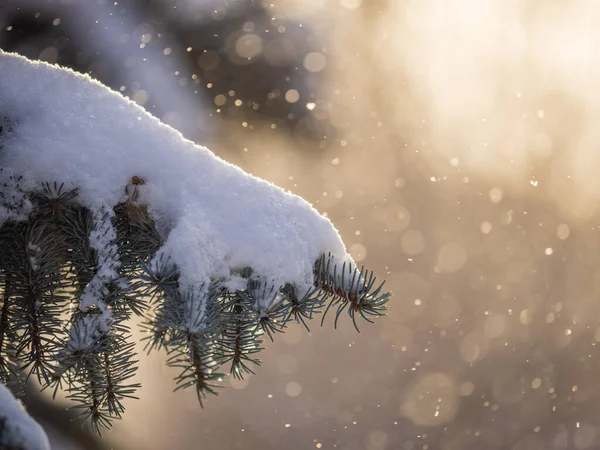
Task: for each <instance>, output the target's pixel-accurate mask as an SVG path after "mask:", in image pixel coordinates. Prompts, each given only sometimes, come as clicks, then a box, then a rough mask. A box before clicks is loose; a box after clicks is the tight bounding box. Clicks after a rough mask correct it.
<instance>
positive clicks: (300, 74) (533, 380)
mask: <svg viewBox="0 0 600 450" xmlns="http://www.w3.org/2000/svg"><path fill="white" fill-rule="evenodd" d="M598 23H600V3H598V2H597V1H596V0H578V1H577V2H571V1H566V0H487V1H482V0H455V1H452V2H450V1H447V0H264V1H260V0H230V1H227V0H128V1H108V0H1V1H0V48H2V49H4V50H7V51H14V52H18V53H20V54H22V55H25V56H27V57H29V58H32V59H40V60H44V61H48V62H51V63H57V64H60V65H63V66H68V67H72V68H73V69H75V70H77V71H80V72H84V73H88V74H90V75H91V76H92V77H94V78H97V79H98V80H100V81H101V82H103V83H105V84H107V85H108V86H110V87H111V88H113V89H115V90H117V91H120V92H122V93H123V95H125V96H127V97H129V98H131V99H132V100H133V101H135V102H137V103H139V104H140V105H142V106H143V107H144V108H146V109H147V110H148V111H149V112H151V113H152V114H154V115H156V116H157V117H159V118H160V119H162V120H163V121H164V122H166V123H168V124H170V125H171V126H173V127H175V128H176V129H178V130H180V131H181V132H182V134H183V135H184V136H185V137H187V138H189V139H191V140H193V141H195V142H197V143H199V144H202V145H206V146H208V147H209V148H210V149H211V150H212V151H214V152H215V153H216V154H217V155H218V156H220V157H222V158H223V159H225V160H227V161H230V162H232V163H235V164H238V165H240V166H241V167H242V168H243V169H245V170H246V171H248V172H251V173H253V174H255V175H257V176H260V177H262V178H265V179H267V180H270V181H273V182H274V183H276V184H278V185H279V186H281V187H283V188H286V189H289V190H291V191H293V192H294V193H297V194H299V195H301V196H303V197H304V198H306V199H307V200H309V201H310V202H311V203H313V204H314V205H315V207H316V208H317V209H318V210H319V211H320V212H321V213H323V214H326V215H327V216H328V217H329V218H331V220H332V221H333V223H334V224H335V226H336V227H337V228H338V230H339V231H340V233H341V235H342V237H343V239H344V241H345V242H346V245H347V247H348V250H349V252H350V253H351V254H352V255H353V257H354V258H355V260H356V261H357V262H359V263H360V264H365V265H366V266H367V267H369V268H371V269H373V270H375V271H376V273H377V274H379V276H380V277H381V278H382V279H387V286H388V287H389V288H390V289H392V290H393V291H394V296H393V298H392V300H391V302H390V310H389V314H388V316H386V317H384V318H382V319H380V320H379V321H378V322H377V324H375V325H369V326H367V324H364V326H362V328H361V333H360V334H357V333H356V331H355V330H354V329H353V327H352V325H351V324H350V323H349V322H347V321H342V324H341V326H340V327H339V329H338V330H337V331H334V330H333V326H332V320H331V318H329V320H326V325H325V326H324V327H323V328H321V327H319V324H318V322H317V321H315V323H314V324H313V326H312V327H311V331H312V332H311V333H310V334H308V333H306V331H305V330H304V329H302V328H300V327H297V326H291V327H290V328H289V330H288V332H287V333H286V334H284V335H279V336H277V340H276V342H275V343H273V344H270V345H269V346H268V348H267V349H266V350H265V351H264V352H263V353H262V355H261V356H262V359H263V361H264V364H263V366H262V367H260V368H258V369H257V371H256V372H257V373H256V375H255V376H251V377H249V378H248V379H246V380H245V381H243V382H240V381H236V380H233V379H230V378H227V379H225V380H224V381H223V383H222V384H223V386H224V389H223V390H222V392H221V394H220V395H219V396H218V397H212V398H209V399H208V400H207V401H206V404H205V409H201V408H200V407H199V405H198V403H197V401H196V398H195V395H194V394H193V393H192V392H178V393H176V394H173V393H172V392H171V391H172V388H173V383H172V381H171V379H172V377H173V376H174V373H173V372H172V371H170V370H169V369H168V368H166V367H165V365H164V355H162V354H152V355H150V357H148V358H146V357H142V358H141V361H140V365H141V373H140V376H139V379H140V381H141V382H142V383H143V388H142V389H141V391H140V393H139V395H140V398H141V399H140V400H138V401H130V402H128V412H127V414H126V416H125V419H124V420H123V421H121V422H119V423H116V424H115V427H114V429H113V430H112V431H110V432H107V433H105V437H104V440H102V441H92V440H90V438H89V437H87V436H86V435H85V432H84V431H81V429H80V427H79V426H78V425H77V423H74V422H72V421H71V419H70V417H69V414H68V412H67V411H66V410H65V408H66V407H67V406H68V404H66V403H61V402H54V403H48V402H47V401H46V400H45V398H44V397H43V396H40V395H30V396H29V397H27V399H26V403H27V404H29V405H30V410H31V411H32V412H33V413H34V414H36V415H37V416H38V418H40V420H41V421H42V422H43V423H44V424H46V425H47V427H48V429H49V430H50V431H49V432H50V433H51V434H52V436H53V440H54V448H56V449H78V448H90V449H96V448H98V449H99V448H113V449H117V450H129V449H132V450H134V449H148V450H162V449H182V450H187V449H190V450H192V449H259V448H260V449H281V448H285V449H291V450H294V449H310V448H317V449H341V450H358V449H366V450H384V449H402V450H428V449H430V450H434V449H442V450H462V449H464V450H470V449H514V450H538V449H539V450H546V449H552V448H557V449H592V448H599V447H600V408H598V404H599V402H600V383H599V378H600V354H599V352H598V349H597V347H598V345H597V344H598V342H600V302H599V301H598V297H599V296H600V267H598V264H597V261H598V252H599V251H600V228H599V223H600V222H599V218H600V216H599V211H598V199H599V198H598V197H599V195H600V177H599V176H598V173H599V171H600V147H599V145H600V126H598V124H597V121H598V118H599V117H600V48H599V47H600V31H598V30H599V29H598V26H597V24H598ZM0 76H1V74H0ZM199 176H202V174H199Z"/></svg>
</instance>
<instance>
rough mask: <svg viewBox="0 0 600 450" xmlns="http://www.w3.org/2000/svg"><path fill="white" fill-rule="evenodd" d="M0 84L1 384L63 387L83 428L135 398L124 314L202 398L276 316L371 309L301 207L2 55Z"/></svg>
mask: <svg viewBox="0 0 600 450" xmlns="http://www.w3.org/2000/svg"><path fill="white" fill-rule="evenodd" d="M0 74H1V75H0V118H2V125H1V127H2V128H1V130H0V171H1V172H0V182H2V183H3V189H2V192H1V196H0V225H1V228H0V231H1V232H0V274H1V276H2V288H3V297H4V299H3V307H2V317H1V323H2V327H1V328H0V380H1V381H3V382H4V383H14V382H15V380H17V381H18V380H19V379H20V378H21V376H22V374H23V373H24V374H25V375H26V376H27V377H28V376H29V375H32V374H35V375H36V376H37V377H38V379H39V380H40V381H41V382H42V384H43V385H45V386H52V387H53V388H54V389H55V390H56V389H59V388H65V389H66V390H67V391H68V393H69V395H70V397H71V398H72V399H73V400H74V401H75V402H77V403H78V404H79V407H80V408H81V411H82V416H83V417H84V418H89V419H90V420H91V424H92V426H93V427H94V428H96V429H97V430H100V428H101V427H108V426H110V422H111V419H113V418H118V417H121V414H122V413H123V412H124V406H123V403H122V400H123V399H124V398H127V397H133V396H134V394H135V390H136V388H137V387H138V384H137V383H134V382H132V377H133V376H134V374H135V372H136V369H137V367H136V366H135V364H136V361H135V360H134V359H133V356H134V352H133V349H134V343H133V342H131V339H130V333H129V329H128V327H127V325H126V322H127V319H129V318H130V316H131V314H137V315H143V316H144V317H145V322H144V328H145V329H146V331H147V333H148V334H147V336H148V338H147V339H148V340H147V343H148V348H149V349H152V348H163V349H165V350H166V352H167V354H168V355H169V359H168V363H169V364H170V365H172V366H175V367H178V368H179V369H180V370H181V372H180V374H179V376H178V377H177V378H176V382H177V386H178V388H184V387H188V386H195V388H196V392H197V394H198V398H199V399H200V400H201V401H202V399H203V396H204V395H205V393H206V392H214V383H215V382H216V380H218V379H219V378H220V377H221V375H220V374H218V373H217V372H216V369H217V368H218V367H219V366H222V365H223V364H225V363H227V364H230V369H229V370H230V372H231V373H232V374H233V375H234V376H236V377H241V376H242V375H243V374H244V373H248V372H252V369H250V367H249V365H248V363H257V362H258V360H256V358H255V356H254V355H255V354H256V353H257V352H258V350H260V348H261V347H260V344H261V342H262V340H261V338H260V337H261V336H262V335H264V334H265V333H266V335H268V336H269V337H270V338H271V339H272V338H273V335H274V333H276V332H279V331H283V329H284V328H285V323H286V322H287V321H288V320H292V319H293V320H296V321H298V322H301V323H303V324H304V325H305V326H306V321H307V320H309V319H310V318H312V316H313V314H314V313H316V312H318V311H320V310H321V309H322V307H323V306H324V305H326V304H327V303H328V306H327V309H329V308H330V307H331V306H335V307H336V308H337V314H336V323H337V318H339V316H340V314H341V313H342V312H343V311H344V310H346V311H347V312H348V314H349V316H350V317H351V318H352V320H353V321H354V323H355V326H356V317H357V316H362V317H365V318H366V319H367V320H370V319H369V317H371V316H377V315H380V314H381V313H382V311H383V310H384V304H385V302H386V301H387V298H388V294H387V293H385V292H383V291H382V290H381V286H379V287H377V286H376V285H375V279H374V277H373V274H372V273H371V272H368V271H363V270H361V271H359V270H358V269H357V268H356V266H355V264H354V262H353V261H352V260H351V258H350V257H349V255H348V254H347V252H346V250H345V247H344V244H343V243H342V241H341V239H340V237H339V235H338V233H337V231H336V230H335V228H334V227H333V225H332V224H331V222H330V221H329V220H328V219H326V218H324V217H323V216H321V215H320V214H318V213H317V212H316V211H315V210H314V209H313V208H312V206H311V205H310V204H308V203H307V202H306V201H304V200H302V199H301V198H299V197H297V196H295V195H293V194H291V193H289V192H286V191H284V190H282V189H279V188H277V187H276V186H274V185H272V184H270V183H268V182H265V181H263V180H260V179H257V178H255V177H253V176H251V175H248V174H246V173H244V172H243V171H242V170H241V169H239V168H237V167H235V166H233V165H231V164H228V163H226V162H225V161H223V160H221V159H219V158H217V157H216V156H215V155H214V154H212V153H211V152H210V151H209V150H207V149H206V148H203V147H199V146H197V145H194V144H193V143H192V142H190V141H187V140H185V139H184V138H183V137H182V136H181V135H180V134H179V133H178V132H177V131H175V130H173V129H172V128H170V127H168V126H166V125H164V124H162V123H161V122H160V121H158V120H157V119H155V118H154V117H152V116H150V115H149V114H148V113H147V112H145V111H144V110H143V109H142V108H140V107H139V106H137V105H136V104H134V103H133V102H130V101H128V100H127V99H125V98H124V97H122V96H121V95H120V94H117V93H115V92H112V91H110V90H108V89H107V88H105V87H104V86H102V85H101V84H99V83H97V82H95V81H93V80H92V79H90V78H89V77H87V76H84V75H78V74H76V73H74V72H72V71H69V70H66V69H61V68H57V67H53V66H50V65H47V64H44V63H35V62H30V61H28V60H26V59H24V58H22V57H20V56H17V55H12V54H6V53H1V52H0Z"/></svg>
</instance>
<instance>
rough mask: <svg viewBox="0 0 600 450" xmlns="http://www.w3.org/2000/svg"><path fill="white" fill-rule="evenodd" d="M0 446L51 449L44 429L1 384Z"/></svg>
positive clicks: (29, 449)
mask: <svg viewBox="0 0 600 450" xmlns="http://www.w3.org/2000/svg"><path fill="white" fill-rule="evenodd" d="M0 448H22V449H27V450H50V444H49V443H48V438H47V437H46V434H45V433H44V430H43V429H42V427H41V426H40V425H38V423H37V422H36V421H35V420H33V419H32V418H31V416H30V415H29V414H27V412H26V411H25V409H24V408H23V406H22V405H21V403H19V401H18V400H16V399H15V398H14V397H13V395H12V394H11V393H10V391H9V390H8V389H7V388H6V387H5V386H3V385H2V384H0Z"/></svg>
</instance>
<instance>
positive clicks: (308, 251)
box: [0, 51, 354, 306]
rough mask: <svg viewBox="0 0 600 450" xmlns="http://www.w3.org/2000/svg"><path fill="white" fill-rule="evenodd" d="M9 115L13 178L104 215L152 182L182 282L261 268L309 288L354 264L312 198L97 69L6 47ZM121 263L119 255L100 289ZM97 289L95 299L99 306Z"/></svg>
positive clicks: (147, 198) (3, 82)
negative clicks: (322, 261)
mask: <svg viewBox="0 0 600 450" xmlns="http://www.w3.org/2000/svg"><path fill="white" fill-rule="evenodd" d="M3 115H6V116H8V117H9V118H10V119H11V120H12V121H13V122H15V126H14V127H13V128H14V130H13V131H11V132H9V133H6V134H5V135H4V136H2V137H0V147H3V150H1V151H0V167H1V168H2V169H3V170H4V172H3V176H4V177H5V176H6V173H9V172H10V173H14V174H21V175H24V179H23V180H22V182H21V183H20V184H21V186H26V187H27V188H34V189H35V188H39V185H40V183H42V182H45V181H47V182H54V181H57V182H59V183H65V185H66V186H67V187H77V188H79V189H80V200H81V201H82V203H83V204H84V205H85V206H87V207H89V208H91V209H92V210H93V211H94V212H95V213H97V214H98V213H100V212H101V211H105V210H110V209H112V208H113V207H114V206H115V205H116V204H117V203H119V202H120V201H122V200H123V199H124V195H125V189H126V186H127V185H128V184H129V183H131V180H132V177H133V176H137V177H140V178H142V179H143V180H145V184H144V185H143V186H138V188H139V190H140V202H142V203H145V204H147V206H148V209H149V211H150V213H151V214H152V216H153V217H154V219H155V220H156V222H157V227H158V229H159V231H160V232H161V233H162V234H163V237H164V238H165V245H164V246H163V248H162V249H161V250H160V251H159V253H164V254H166V255H167V256H169V257H170V258H171V260H172V261H173V262H175V263H176V264H177V266H178V267H179V269H180V271H181V275H182V278H181V285H182V287H186V286H187V287H192V288H193V287H198V286H201V285H203V284H206V282H208V281H210V280H211V279H217V278H219V279H222V280H223V282H225V283H227V284H228V285H229V286H231V287H236V288H238V289H241V288H243V287H244V286H243V282H241V279H240V277H239V276H238V275H236V274H234V273H232V270H235V269H241V268H244V267H251V268H252V269H253V271H254V272H253V274H254V275H255V276H257V277H258V278H260V279H262V280H264V281H266V282H269V283H275V284H276V285H282V284H283V283H285V282H289V283H293V284H295V285H296V286H297V288H298V290H299V291H303V290H304V289H307V288H308V287H309V286H310V285H311V284H312V281H313V273H312V270H313V264H314V262H315V260H316V259H317V258H318V257H319V256H320V255H321V254H323V253H329V252H331V253H332V254H333V255H334V257H335V259H336V261H337V262H338V263H342V262H344V261H348V262H350V263H351V264H352V265H353V266H354V263H353V262H352V261H351V259H350V257H349V255H348V254H347V252H346V250H345V247H344V244H343V243H342V241H341V239H340V237H339V234H338V232H337V231H336V229H335V228H334V227H333V225H332V224H331V222H330V221H329V220H328V219H327V218H325V217H323V216H321V215H320V214H319V213H318V212H317V211H316V210H315V209H314V208H312V206H311V205H310V204H309V203H307V202H306V201H304V200H303V199H301V198H299V197H297V196H296V195H293V194H291V193H289V192H286V191H284V190H282V189H280V188H278V187H276V186H274V185H273V184H271V183H268V182H266V181H263V180H260V179H258V178H256V177H254V176H251V175H249V174H247V173H245V172H243V171H242V170H241V169H239V168H238V167H236V166H234V165H231V164H229V163H227V162H225V161H223V160H222V159H220V158H218V157H216V156H215V155H214V154H213V153H212V152H210V151H209V150H208V149H206V148H205V147H201V146H198V145H195V144H194V143H193V142H191V141H188V140H186V139H185V138H183V136H182V135H181V134H180V133H179V132H177V131H175V130H174V129H172V128H170V127H169V126H167V125H164V124H162V123H161V122H160V121H159V120H158V119H156V118H154V117H152V116H151V115H150V114H148V113H147V112H146V111H145V110H144V109H142V108H141V107H139V106H138V105H136V104H135V103H133V102H131V101H129V100H128V99H126V98H124V97H123V96H122V95H120V94H119V93H116V92H113V91H111V90H109V89H108V88H106V87H104V86H103V85H101V84H100V83H98V82H96V81H94V80H92V79H91V78H90V77H88V76H85V75H80V74H77V73H75V72H73V71H71V70H68V69H63V68H59V67H56V66H51V65H48V64H46V63H41V62H32V61H29V60H27V59H25V58H23V57H21V56H18V55H15V54H9V53H3V52H1V51H0V116H3ZM17 198H18V195H17ZM29 207H30V205H28V204H27V203H25V204H23V206H22V207H21V210H17V211H16V212H15V211H12V212H11V213H10V215H9V214H8V213H7V211H6V209H4V210H3V209H0V221H1V220H2V219H4V220H6V219H7V218H14V217H19V214H20V217H23V215H25V214H27V212H28V210H27V208H29ZM2 211H4V213H2ZM115 264H117V262H116V261H112V260H110V258H108V262H107V265H106V267H105V269H106V271H105V272H103V273H102V274H101V275H99V276H100V279H98V280H97V283H98V284H99V286H102V285H103V284H104V283H105V282H106V280H108V279H111V277H113V276H114V273H113V272H112V271H113V270H114V268H115ZM90 289H91V288H90ZM90 295H92V297H89V298H88V299H87V300H85V305H84V306H90V303H93V292H92V293H91V294H90Z"/></svg>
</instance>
